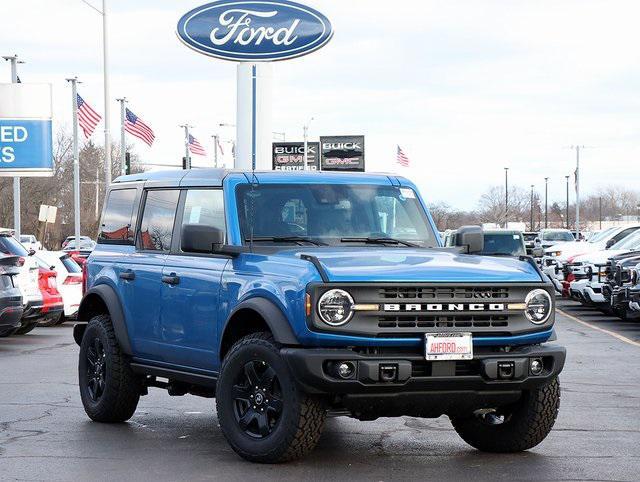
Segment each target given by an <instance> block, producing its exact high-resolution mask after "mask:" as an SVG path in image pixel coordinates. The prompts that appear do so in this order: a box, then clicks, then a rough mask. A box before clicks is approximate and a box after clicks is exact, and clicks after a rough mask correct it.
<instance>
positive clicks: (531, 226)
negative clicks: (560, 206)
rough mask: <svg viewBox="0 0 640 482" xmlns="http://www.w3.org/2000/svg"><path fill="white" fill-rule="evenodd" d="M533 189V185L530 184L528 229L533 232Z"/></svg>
mask: <svg viewBox="0 0 640 482" xmlns="http://www.w3.org/2000/svg"><path fill="white" fill-rule="evenodd" d="M533 188H534V185H533V184H532V185H531V202H530V206H531V224H530V229H531V231H535V230H534V229H533Z"/></svg>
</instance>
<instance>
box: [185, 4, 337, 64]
mask: <svg viewBox="0 0 640 482" xmlns="http://www.w3.org/2000/svg"><path fill="white" fill-rule="evenodd" d="M177 34H178V37H179V38H180V40H182V41H183V42H184V43H185V44H186V45H187V46H189V47H191V48H192V49H194V50H196V51H198V52H200V53H202V54H205V55H209V56H211V57H217V58H220V59H225V60H234V61H238V62H257V61H270V60H285V59H290V58H294V57H299V56H301V55H306V54H308V53H311V52H313V51H315V50H318V49H319V48H321V47H323V46H324V45H326V44H327V42H329V40H331V37H332V36H333V28H332V26H331V22H329V19H328V18H327V17H325V16H324V15H323V14H321V13H320V12H318V11H317V10H314V9H313V8H311V7H308V6H306V5H302V4H300V3H296V2H291V1H289V0H260V1H255V0H219V1H217V2H212V3H208V4H205V5H202V6H200V7H197V8H194V9H193V10H191V11H190V12H188V13H186V14H185V15H183V16H182V18H181V19H180V20H179V22H178V27H177Z"/></svg>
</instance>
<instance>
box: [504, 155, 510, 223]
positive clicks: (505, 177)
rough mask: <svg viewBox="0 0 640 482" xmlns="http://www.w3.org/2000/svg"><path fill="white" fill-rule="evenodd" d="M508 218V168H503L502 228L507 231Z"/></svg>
mask: <svg viewBox="0 0 640 482" xmlns="http://www.w3.org/2000/svg"><path fill="white" fill-rule="evenodd" d="M508 218H509V168H508V167H505V168H504V228H505V229H507V224H508Z"/></svg>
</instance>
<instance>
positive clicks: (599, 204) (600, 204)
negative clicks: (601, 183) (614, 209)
mask: <svg viewBox="0 0 640 482" xmlns="http://www.w3.org/2000/svg"><path fill="white" fill-rule="evenodd" d="M598 210H599V211H600V214H599V218H600V229H602V196H600V197H599V198H598Z"/></svg>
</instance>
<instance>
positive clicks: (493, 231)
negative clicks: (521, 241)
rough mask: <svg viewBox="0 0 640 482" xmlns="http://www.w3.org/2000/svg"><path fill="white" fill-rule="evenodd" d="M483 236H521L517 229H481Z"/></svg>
mask: <svg viewBox="0 0 640 482" xmlns="http://www.w3.org/2000/svg"><path fill="white" fill-rule="evenodd" d="M482 232H483V233H484V234H522V231H519V230H518V229H483V230H482Z"/></svg>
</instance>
